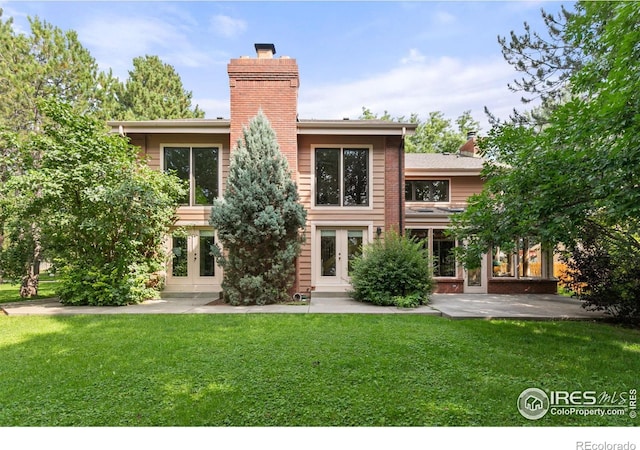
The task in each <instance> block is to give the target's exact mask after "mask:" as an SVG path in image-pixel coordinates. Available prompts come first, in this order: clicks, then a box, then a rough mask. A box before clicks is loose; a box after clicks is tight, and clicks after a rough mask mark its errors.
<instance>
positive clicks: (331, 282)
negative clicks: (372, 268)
mask: <svg viewBox="0 0 640 450" xmlns="http://www.w3.org/2000/svg"><path fill="white" fill-rule="evenodd" d="M366 243H367V228H356V227H354V228H351V227H350V228H330V227H326V228H325V227H322V228H317V229H316V257H315V265H316V287H317V288H319V289H324V288H326V289H335V290H346V289H347V288H348V287H349V286H350V283H351V279H350V276H349V275H350V272H351V268H352V264H353V260H354V258H355V257H357V256H359V255H360V254H362V246H363V245H365V244H366Z"/></svg>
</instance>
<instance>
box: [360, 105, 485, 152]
mask: <svg viewBox="0 0 640 450" xmlns="http://www.w3.org/2000/svg"><path fill="white" fill-rule="evenodd" d="M360 119H363V120H390V121H395V122H404V121H405V120H406V119H405V117H404V116H401V117H395V118H394V117H391V115H390V114H389V113H388V112H387V111H385V112H384V114H383V115H382V116H378V114H375V113H373V112H371V110H370V109H368V108H365V107H363V108H362V114H361V115H360ZM408 121H409V123H417V124H418V127H417V128H416V132H415V134H414V135H412V136H409V137H408V138H407V140H406V147H405V150H406V151H407V152H408V153H456V152H457V151H458V150H459V148H460V146H461V145H462V144H464V143H465V142H466V141H467V133H468V132H471V131H473V132H478V131H479V130H480V123H479V122H478V121H476V120H475V119H474V118H473V117H472V116H471V111H465V112H463V113H462V114H461V115H460V116H458V118H457V119H456V120H455V123H456V127H455V128H454V126H453V125H452V123H451V120H449V119H447V118H445V117H444V114H443V113H442V112H441V111H432V112H430V113H429V116H428V117H427V119H426V120H424V121H421V120H420V118H419V117H418V114H416V113H413V114H411V116H410V117H409V120H408Z"/></svg>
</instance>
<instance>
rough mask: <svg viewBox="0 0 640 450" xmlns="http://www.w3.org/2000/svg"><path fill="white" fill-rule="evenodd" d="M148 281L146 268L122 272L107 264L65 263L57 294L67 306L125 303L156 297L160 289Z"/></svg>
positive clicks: (120, 304)
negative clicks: (74, 264) (97, 266)
mask: <svg viewBox="0 0 640 450" xmlns="http://www.w3.org/2000/svg"><path fill="white" fill-rule="evenodd" d="M149 284H153V283H150V276H149V272H148V270H145V269H143V268H138V267H133V268H131V269H130V270H128V271H126V273H121V272H120V271H119V270H118V269H113V268H110V267H108V266H104V267H100V268H96V267H86V266H83V267H73V266H66V267H63V268H62V269H61V271H60V285H59V287H58V289H57V290H56V294H57V295H58V297H59V298H60V301H61V302H62V303H63V304H65V305H72V306H80V305H89V306H124V305H129V304H135V303H140V302H141V301H143V300H148V299H150V298H155V297H156V296H157V295H158V293H159V292H158V290H157V289H155V288H152V287H149Z"/></svg>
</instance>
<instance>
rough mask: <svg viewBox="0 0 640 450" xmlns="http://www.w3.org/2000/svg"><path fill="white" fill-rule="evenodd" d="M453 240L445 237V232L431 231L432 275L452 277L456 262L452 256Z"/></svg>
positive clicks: (454, 272)
mask: <svg viewBox="0 0 640 450" xmlns="http://www.w3.org/2000/svg"><path fill="white" fill-rule="evenodd" d="M454 247H455V240H454V239H453V238H450V237H447V236H446V235H445V230H433V275H434V276H436V277H454V276H455V275H456V260H455V257H454V255H453V249H454Z"/></svg>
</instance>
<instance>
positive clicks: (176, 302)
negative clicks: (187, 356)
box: [0, 294, 608, 320]
mask: <svg viewBox="0 0 640 450" xmlns="http://www.w3.org/2000/svg"><path fill="white" fill-rule="evenodd" d="M216 299H217V297H212V296H211V294H189V295H187V296H185V295H184V294H182V295H181V296H167V297H165V298H161V299H157V300H149V301H146V302H144V303H141V304H139V305H130V306H64V305H62V304H60V302H59V301H58V300H57V299H55V298H52V299H43V300H33V301H25V302H16V303H4V304H0V313H4V314H6V315H9V316H24V315H74V314H216V313H217V314H257V313H280V314H283V313H286V314H289V313H291V314H305V313H311V314H313V313H315V314H425V315H436V316H443V317H448V318H451V319H472V318H480V319H523V320H524V319H526V320H595V319H605V318H607V317H608V316H607V315H605V314H604V313H598V312H590V311H587V310H585V309H584V308H582V307H581V303H580V302H579V301H577V300H575V299H571V298H567V297H562V296H558V295H535V294H529V295H504V294H502V295H486V294H433V295H432V298H431V303H430V304H429V305H427V306H420V307H418V308H411V309H405V308H396V307H382V306H375V305H371V304H367V303H360V302H357V301H355V300H353V299H350V298H347V297H344V296H343V297H339V296H338V297H337V296H320V295H318V294H316V295H314V296H313V298H311V300H310V301H308V302H306V303H305V304H291V305H289V304H279V305H266V306H230V305H227V304H224V303H221V302H219V301H216Z"/></svg>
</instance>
